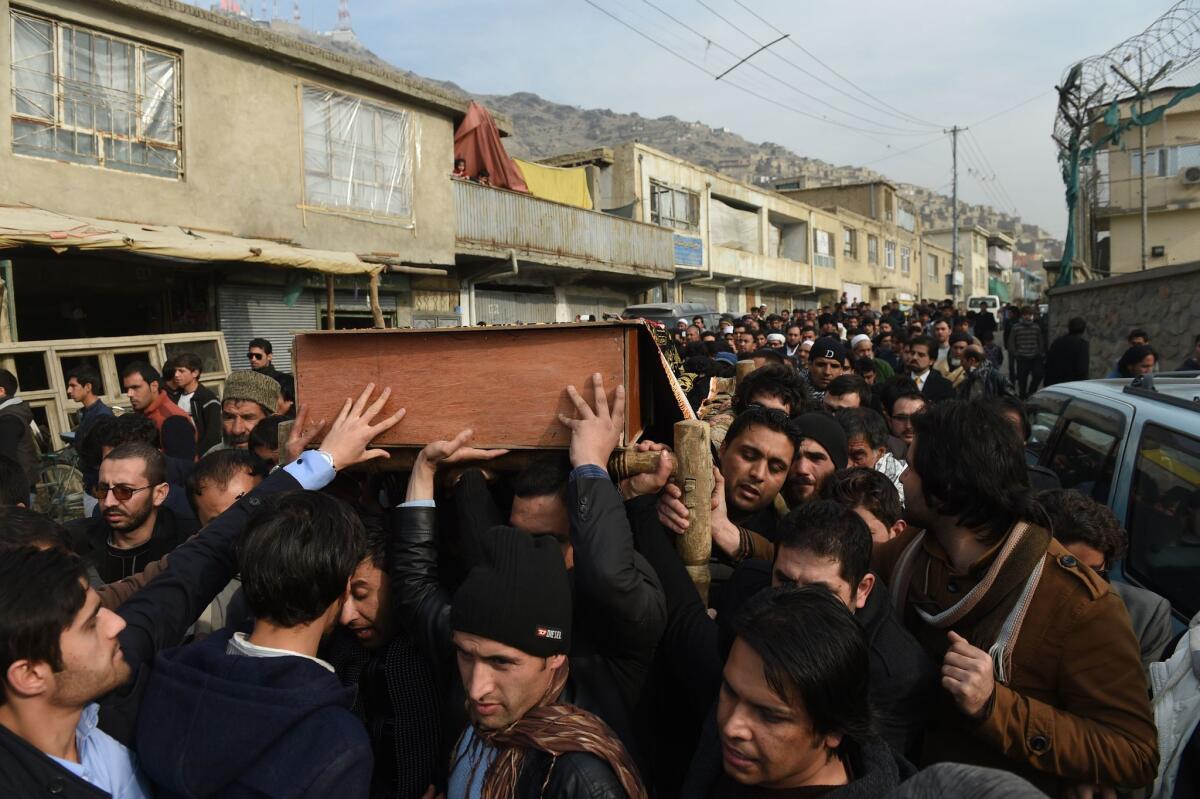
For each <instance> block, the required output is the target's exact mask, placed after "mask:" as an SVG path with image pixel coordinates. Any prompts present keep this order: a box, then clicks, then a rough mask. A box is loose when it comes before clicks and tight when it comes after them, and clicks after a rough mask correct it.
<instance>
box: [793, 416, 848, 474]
mask: <svg viewBox="0 0 1200 799" xmlns="http://www.w3.org/2000/svg"><path fill="white" fill-rule="evenodd" d="M792 424H793V425H794V426H795V428H796V431H797V432H799V433H800V436H801V437H802V438H811V439H812V440H813V441H815V442H817V443H818V444H820V445H821V446H822V447H824V448H825V451H826V452H828V453H829V459H830V460H832V461H833V468H835V469H845V468H846V462H847V459H848V458H849V454H848V449H849V448H848V447H847V445H846V431H845V430H843V429H842V425H841V423H839V422H838V420H837V419H835V418H833V417H832V416H830V415H829V414H828V413H822V412H820V411H812V412H811V413H804V414H801V415H800V416H798V417H796V419H795V421H793V422H792Z"/></svg>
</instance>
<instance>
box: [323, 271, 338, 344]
mask: <svg viewBox="0 0 1200 799" xmlns="http://www.w3.org/2000/svg"><path fill="white" fill-rule="evenodd" d="M334 304H335V303H334V291H333V275H326V276H325V329H326V330H336V329H337V327H336V320H335V318H334Z"/></svg>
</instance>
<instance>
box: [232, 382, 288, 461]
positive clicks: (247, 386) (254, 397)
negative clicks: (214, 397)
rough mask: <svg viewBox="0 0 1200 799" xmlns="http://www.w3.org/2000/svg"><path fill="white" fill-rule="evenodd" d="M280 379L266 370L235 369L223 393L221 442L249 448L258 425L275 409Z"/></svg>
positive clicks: (233, 446) (237, 447) (277, 402)
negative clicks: (275, 378) (265, 372)
mask: <svg viewBox="0 0 1200 799" xmlns="http://www.w3.org/2000/svg"><path fill="white" fill-rule="evenodd" d="M278 405H279V383H277V382H276V381H275V380H274V379H273V378H271V377H269V376H267V375H266V374H263V373H262V372H253V371H251V372H245V371H243V372H231V373H230V375H229V377H228V378H227V379H226V380H225V390H224V391H223V392H222V393H221V439H222V441H221V446H222V448H226V449H247V448H249V446H250V433H251V432H253V430H254V428H255V426H256V425H257V424H258V423H259V422H261V421H262V420H263V419H266V418H267V417H268V416H270V415H271V414H273V413H275V409H276V407H277V406H278Z"/></svg>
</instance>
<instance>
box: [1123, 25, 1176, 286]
mask: <svg viewBox="0 0 1200 799" xmlns="http://www.w3.org/2000/svg"><path fill="white" fill-rule="evenodd" d="M1132 58H1133V56H1132V55H1127V56H1125V59H1124V60H1125V61H1129V60H1130V59H1132ZM1137 60H1138V79H1137V81H1134V79H1133V78H1131V77H1129V76H1128V75H1126V74H1125V71H1124V70H1123V69H1121V68H1120V67H1119V66H1117V65H1116V64H1113V65H1112V70H1113V72H1115V73H1117V75H1119V76H1120V78H1121V80H1123V81H1125V82H1126V83H1128V84H1129V88H1131V89H1133V91H1134V93H1135V95H1136V100H1137V115H1138V121H1139V124H1138V159H1139V160H1140V163H1139V164H1138V177H1139V180H1138V185H1139V187H1140V188H1139V192H1138V193H1139V194H1140V195H1141V203H1142V271H1143V272H1144V271H1146V258H1147V256H1148V255H1149V254H1150V251H1149V249H1148V248H1147V245H1146V238H1147V236H1146V232H1147V230H1148V229H1149V227H1150V217H1149V213H1148V211H1147V206H1146V126H1145V125H1142V124H1140V121H1141V119H1142V113H1143V110H1144V105H1143V103H1144V101H1145V99H1146V95H1148V94H1149V93H1150V87H1151V86H1153V85H1154V84H1155V83H1157V82H1158V81H1159V79H1160V78H1162V76H1163V75H1165V74H1167V72H1169V71H1170V69H1171V66H1172V65H1173V64H1174V63H1175V62H1174V61H1168V62H1167V63H1166V64H1164V65H1163V67H1162V69H1160V70H1159V71H1158V72H1156V73H1155V74H1154V77H1152V78H1150V80H1146V76H1145V72H1144V66H1143V60H1142V50H1141V48H1140V47H1139V48H1138V53H1137ZM1155 172H1156V173H1157V172H1158V169H1157V168H1156V169H1155Z"/></svg>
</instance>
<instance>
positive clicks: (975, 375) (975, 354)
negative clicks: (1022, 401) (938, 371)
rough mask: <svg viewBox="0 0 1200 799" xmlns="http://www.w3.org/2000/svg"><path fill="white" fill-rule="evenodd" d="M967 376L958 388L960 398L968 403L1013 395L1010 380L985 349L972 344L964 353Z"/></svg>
mask: <svg viewBox="0 0 1200 799" xmlns="http://www.w3.org/2000/svg"><path fill="white" fill-rule="evenodd" d="M962 362H963V368H964V369H965V370H966V375H965V376H964V377H963V381H962V383H960V384H959V386H958V398H959V399H964V400H968V401H975V400H981V399H991V398H992V397H1000V396H1003V395H1005V394H1012V387H1011V386H1009V384H1008V380H1007V379H1006V378H1005V377H1004V375H1002V374H1001V373H1000V370H999V369H997V368H996V367H995V366H994V365H993V364H992V362H991V361H990V360H989V359H988V357H987V355H986V354H984V351H983V348H982V347H980V346H978V345H977V344H972V345H971V346H969V347H967V348H966V350H965V351H964V352H963V361H962Z"/></svg>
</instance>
